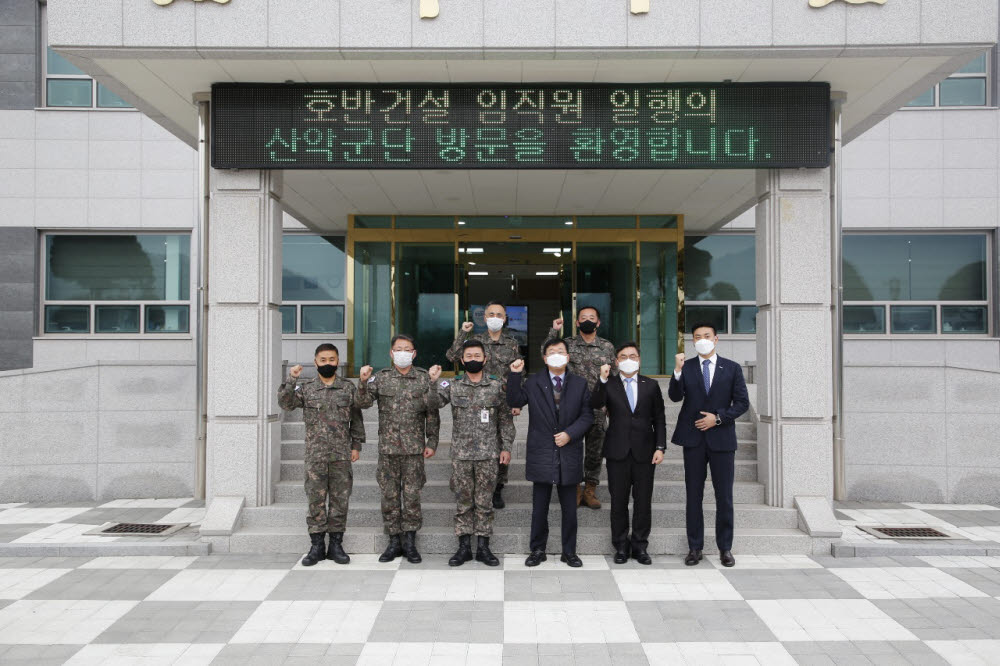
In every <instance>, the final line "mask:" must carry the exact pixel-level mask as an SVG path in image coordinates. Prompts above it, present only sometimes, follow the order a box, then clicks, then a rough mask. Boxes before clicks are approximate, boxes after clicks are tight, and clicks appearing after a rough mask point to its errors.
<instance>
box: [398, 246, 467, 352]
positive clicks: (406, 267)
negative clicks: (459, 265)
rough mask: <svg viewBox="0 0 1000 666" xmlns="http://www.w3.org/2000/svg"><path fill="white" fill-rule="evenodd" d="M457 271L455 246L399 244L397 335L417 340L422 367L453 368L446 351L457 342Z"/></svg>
mask: <svg viewBox="0 0 1000 666" xmlns="http://www.w3.org/2000/svg"><path fill="white" fill-rule="evenodd" d="M455 272H456V271H455V244H454V243H396V270H395V272H394V274H393V281H394V283H395V289H394V294H395V302H394V303H393V305H394V309H395V315H396V316H395V321H396V333H405V334H407V335H411V336H413V337H414V338H415V339H416V341H417V360H416V361H414V362H415V363H416V365H418V366H420V367H421V368H429V367H431V366H432V365H441V366H443V367H446V368H447V367H451V364H450V363H449V362H448V359H447V358H445V352H446V351H448V347H450V346H451V343H452V341H453V340H454V339H455V317H456V312H457V305H458V288H457V287H458V285H457V283H456V279H455ZM386 350H387V351H386V354H388V347H386Z"/></svg>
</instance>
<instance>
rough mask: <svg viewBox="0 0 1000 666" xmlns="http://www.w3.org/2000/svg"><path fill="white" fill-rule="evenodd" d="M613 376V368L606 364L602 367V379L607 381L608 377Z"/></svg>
mask: <svg viewBox="0 0 1000 666" xmlns="http://www.w3.org/2000/svg"><path fill="white" fill-rule="evenodd" d="M610 374H611V366H610V365H608V364H607V363H605V364H604V365H602V366H601V379H603V380H605V381H607V379H608V375H610Z"/></svg>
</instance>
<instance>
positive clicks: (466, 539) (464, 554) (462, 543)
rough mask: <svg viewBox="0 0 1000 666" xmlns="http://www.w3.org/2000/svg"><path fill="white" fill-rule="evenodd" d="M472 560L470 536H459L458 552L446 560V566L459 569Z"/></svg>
mask: <svg viewBox="0 0 1000 666" xmlns="http://www.w3.org/2000/svg"><path fill="white" fill-rule="evenodd" d="M471 559H472V535H471V534H461V535H459V537H458V550H456V551H455V554H454V555H452V556H451V559H450V560H448V566H450V567H460V566H462V565H463V564H465V563H466V562H468V561H469V560H471Z"/></svg>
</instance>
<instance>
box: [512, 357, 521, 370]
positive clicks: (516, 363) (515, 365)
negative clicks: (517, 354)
mask: <svg viewBox="0 0 1000 666" xmlns="http://www.w3.org/2000/svg"><path fill="white" fill-rule="evenodd" d="M523 370H524V359H521V358H519V359H517V360H516V361H514V362H513V363H511V364H510V371H511V372H521V371H523Z"/></svg>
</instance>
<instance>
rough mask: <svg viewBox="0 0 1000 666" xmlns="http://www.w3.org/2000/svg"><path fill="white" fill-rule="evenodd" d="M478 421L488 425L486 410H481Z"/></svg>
mask: <svg viewBox="0 0 1000 666" xmlns="http://www.w3.org/2000/svg"><path fill="white" fill-rule="evenodd" d="M479 420H480V421H481V422H482V423H489V422H490V410H488V409H483V410H481V411H480V412H479Z"/></svg>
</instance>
